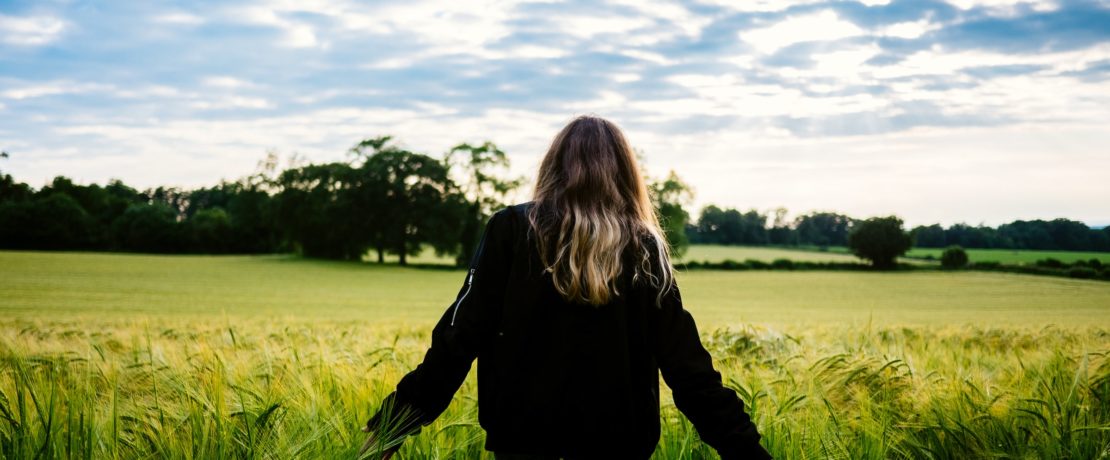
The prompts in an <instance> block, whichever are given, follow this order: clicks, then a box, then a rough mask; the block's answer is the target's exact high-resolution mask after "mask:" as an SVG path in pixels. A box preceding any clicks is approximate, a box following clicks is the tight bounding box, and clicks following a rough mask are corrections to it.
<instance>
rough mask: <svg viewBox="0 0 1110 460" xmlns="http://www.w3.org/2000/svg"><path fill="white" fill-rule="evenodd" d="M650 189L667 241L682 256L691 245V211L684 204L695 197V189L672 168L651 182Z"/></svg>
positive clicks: (674, 251) (675, 252)
mask: <svg viewBox="0 0 1110 460" xmlns="http://www.w3.org/2000/svg"><path fill="white" fill-rule="evenodd" d="M648 191H649V193H650V194H651V201H652V204H653V205H654V206H655V209H656V210H658V212H659V218H660V222H659V223H660V225H661V226H662V227H663V234H664V236H665V237H666V238H667V243H668V244H670V247H671V251H672V253H673V254H674V256H675V258H676V259H677V258H681V257H682V256H683V255H684V254H686V250H687V249H688V248H689V246H690V239H689V238H687V236H686V223H687V222H689V221H690V213H688V212H686V209H684V208H683V206H684V205H687V204H689V202H690V200H691V199H693V197H694V192H693V189H691V188H690V186H689V185H688V184H687V183H686V182H683V181H682V179H681V178H679V177H678V174H676V173H675V172H674V171H673V170H672V171H671V172H670V174H668V175H667V177H666V178H665V179H661V180H658V181H654V182H649V185H648Z"/></svg>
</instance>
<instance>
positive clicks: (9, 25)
mask: <svg viewBox="0 0 1110 460" xmlns="http://www.w3.org/2000/svg"><path fill="white" fill-rule="evenodd" d="M65 29H66V22H65V21H63V20H61V19H59V18H56V17H52V16H23V17H20V16H8V15H3V14H0V42H2V43H6V44H9V45H15V46H41V45H46V44H48V43H51V42H54V41H56V40H58V38H59V37H61V35H62V32H63V31H65Z"/></svg>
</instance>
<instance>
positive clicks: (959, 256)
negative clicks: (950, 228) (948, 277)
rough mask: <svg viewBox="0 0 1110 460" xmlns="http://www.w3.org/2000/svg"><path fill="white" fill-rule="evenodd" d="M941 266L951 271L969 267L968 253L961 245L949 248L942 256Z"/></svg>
mask: <svg viewBox="0 0 1110 460" xmlns="http://www.w3.org/2000/svg"><path fill="white" fill-rule="evenodd" d="M940 266H941V267H944V268H949V269H956V268H963V267H965V266H967V251H964V248H961V247H960V246H959V245H955V244H954V245H952V246H949V247H948V248H946V249H945V250H944V252H943V253H941V255H940Z"/></svg>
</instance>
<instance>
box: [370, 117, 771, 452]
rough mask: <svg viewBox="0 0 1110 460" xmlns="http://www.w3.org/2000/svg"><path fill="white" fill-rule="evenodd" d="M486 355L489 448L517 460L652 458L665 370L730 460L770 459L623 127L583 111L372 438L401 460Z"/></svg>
mask: <svg viewBox="0 0 1110 460" xmlns="http://www.w3.org/2000/svg"><path fill="white" fill-rule="evenodd" d="M475 358H477V360H478V420H479V423H480V424H481V426H482V428H483V429H485V431H486V444H485V448H486V449H487V450H490V451H493V452H494V456H495V457H496V458H498V459H511V458H551V459H555V458H559V457H563V458H648V457H650V456H651V454H652V452H653V451H654V449H655V446H656V444H657V443H658V441H659V433H660V427H659V374H660V371H661V372H662V375H663V379H664V380H665V381H666V383H667V385H668V386H670V388H671V390H672V394H673V396H674V402H675V405H676V406H677V407H678V409H679V410H680V411H682V413H683V414H685V415H686V416H687V417H688V418H689V419H690V421H691V422H692V423H693V424H694V427H695V428H696V429H697V431H698V433H699V435H700V437H701V439H702V441H704V442H706V443H707V444H709V445H710V446H712V447H713V448H715V449H716V450H717V452H719V453H720V454H721V456H722V457H723V458H728V459H731V458H769V457H770V456H769V455H768V454H767V452H766V451H765V450H764V449H763V448H762V447H761V446H760V444H759V439H760V435H759V433H758V432H757V431H756V428H755V426H754V425H753V424H752V422H751V420H750V418H749V417H748V415H747V414H745V412H744V405H743V402H742V401H741V400H740V399H739V398H738V397H737V396H736V393H735V392H734V391H733V390H731V389H728V388H726V387H724V386H723V385H722V384H721V375H720V374H719V373H718V372H717V371H716V370H714V368H713V363H712V360H711V358H710V355H709V353H708V352H706V350H705V348H704V347H702V344H701V342H700V338H699V336H698V331H697V327H696V326H695V324H694V319H693V317H691V316H690V313H689V312H687V311H686V310H685V309H683V307H682V299H681V296H680V294H679V289H678V285H677V284H676V283H675V279H674V274H673V267H672V265H671V262H670V256H669V250H668V247H667V244H666V241H665V240H664V238H663V235H662V232H661V230H660V227H659V223H658V219H657V217H656V214H655V210H654V208H653V207H652V204H651V201H650V199H649V197H648V192H647V188H646V186H645V184H644V181H643V179H642V178H641V176H640V169H639V165H638V164H637V161H636V158H635V155H634V154H633V151H632V149H631V147H630V146H629V144H628V142H627V141H626V140H625V137H624V135H623V134H622V133H621V131H620V129H619V128H617V126H616V125H614V124H613V123H612V122H609V121H608V120H605V119H602V118H599V117H596V116H580V117H578V118H575V119H574V120H573V121H571V122H570V123H569V124H568V125H567V126H566V127H565V128H563V130H562V131H560V132H559V134H558V135H557V136H556V137H555V139H554V141H553V142H552V144H551V147H550V148H549V149H548V151H547V155H546V156H545V157H544V159H543V163H542V164H541V165H540V169H539V174H538V177H537V181H536V188H535V193H534V196H533V200H532V201H529V202H526V203H521V204H517V205H514V206H509V207H507V208H504V209H501V210H499V211H498V212H496V213H495V214H494V215H493V216H492V217H491V218H490V220H489V222H488V223H487V224H486V228H485V230H484V231H483V235H482V239H481V242H480V243H479V245H478V248H477V250H476V251H475V254H474V257H473V258H472V260H471V262H470V270H469V271H468V272H467V275H466V278H465V280H464V283H463V285H462V287H461V288H460V290H459V293H458V296H457V297H456V300H455V302H454V303H452V304H451V306H450V307H449V308H448V309H447V311H445V312H444V314H443V317H442V318H441V319H440V320H439V323H438V324H437V325H436V326H435V329H434V330H433V331H432V345H431V347H430V348H429V349H428V351H427V354H426V355H425V357H424V361H423V362H422V363H421V364H420V365H418V366H417V367H416V369H415V370H413V371H412V372H410V373H409V374H407V375H405V376H404V377H403V378H402V379H401V381H400V383H398V384H397V389H396V391H394V392H393V393H391V394H390V395H389V396H387V397H386V398H385V401H383V403H382V407H381V409H380V410H379V412H378V413H377V414H375V415H374V417H372V418H371V419H370V421H369V422H368V423H367V425H366V426H365V427H364V428H363V430H364V431H368V432H371V433H373V434H372V435H371V436H370V439H368V440H367V444H366V445H365V446H364V447H365V448H364V451H371V450H374V451H377V452H382V453H383V455H378V457H379V458H389V456H391V455H392V453H393V452H395V451H396V450H397V449H398V448H399V446H400V443H401V441H403V439H404V437H405V435H409V434H414V433H416V432H419V431H420V429H421V426H423V425H426V424H428V423H431V422H432V421H433V420H435V419H436V417H438V416H439V414H441V413H442V412H443V411H444V410H445V409H446V408H447V405H448V404H449V403H450V402H451V399H452V397H453V396H454V394H455V392H456V391H457V390H458V388H459V386H460V385H461V384H462V382H463V380H464V379H465V378H466V375H467V373H468V372H469V371H470V365H471V362H472V361H473V360H474V359H475Z"/></svg>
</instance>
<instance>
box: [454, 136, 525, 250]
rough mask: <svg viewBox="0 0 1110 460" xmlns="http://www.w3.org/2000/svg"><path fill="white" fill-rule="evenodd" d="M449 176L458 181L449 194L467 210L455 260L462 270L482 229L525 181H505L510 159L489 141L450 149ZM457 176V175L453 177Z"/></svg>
mask: <svg viewBox="0 0 1110 460" xmlns="http://www.w3.org/2000/svg"><path fill="white" fill-rule="evenodd" d="M443 163H444V165H445V166H446V167H447V169H448V173H449V175H454V176H455V177H456V178H455V179H453V180H452V181H451V184H452V185H454V187H452V190H450V191H449V193H452V194H456V193H457V194H458V195H459V196H458V197H456V199H458V200H461V201H462V204H463V206H465V208H466V210H465V214H466V218H464V219H463V220H462V223H463V224H462V229H461V237H460V241H459V243H460V250H459V253H458V255H457V256H456V257H455V263H456V264H457V265H459V266H465V265H467V264H469V262H470V259H471V258H472V257H473V254H474V249H475V248H476V246H477V245H478V240H479V239H481V235H480V232H481V229H482V226H483V225H485V222H486V221H487V220H488V219H489V217H490V216H491V215H493V213H494V212H495V211H496V210H497V209H500V208H502V207H504V206H506V205H507V204H508V203H507V200H508V196H509V194H510V193H512V192H513V191H514V190H516V189H517V188H519V187H520V186H521V184H523V183H524V180H525V179H524V178H523V177H503V176H502V175H501V174H505V173H507V172H508V169H509V157H508V156H507V155H505V152H504V151H502V150H501V149H500V148H498V147H497V145H496V144H494V143H493V142H490V141H486V142H483V143H482V144H481V145H477V146H474V145H470V144H467V143H462V144H459V145H456V146H454V147H452V148H451V150H449V151H447V154H446V155H445V156H444V159H443ZM452 173H454V174H452ZM499 173H500V174H499Z"/></svg>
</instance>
